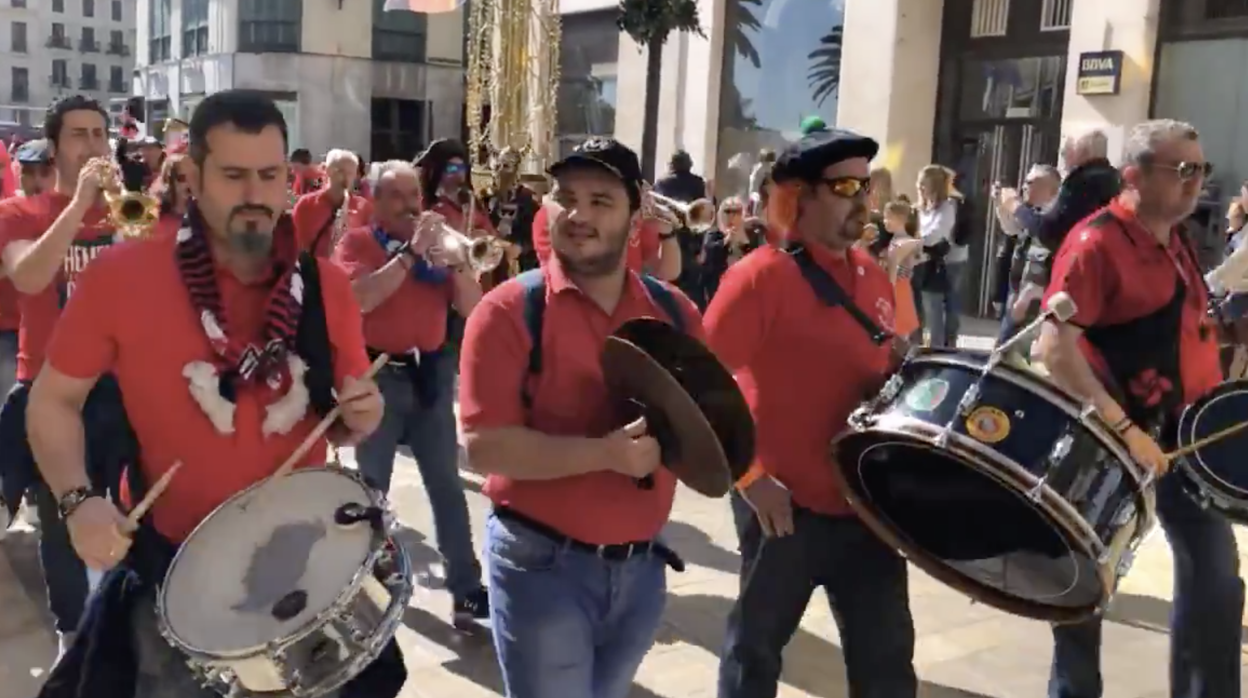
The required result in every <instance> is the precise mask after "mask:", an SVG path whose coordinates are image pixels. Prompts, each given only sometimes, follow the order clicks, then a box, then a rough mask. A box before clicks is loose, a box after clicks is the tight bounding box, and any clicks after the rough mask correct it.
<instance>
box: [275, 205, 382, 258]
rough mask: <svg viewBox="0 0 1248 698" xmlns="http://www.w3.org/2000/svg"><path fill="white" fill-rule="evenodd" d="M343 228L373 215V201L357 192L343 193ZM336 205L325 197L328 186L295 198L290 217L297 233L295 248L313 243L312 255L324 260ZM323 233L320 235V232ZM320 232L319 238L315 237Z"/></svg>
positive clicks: (364, 223) (361, 223)
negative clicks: (345, 216)
mask: <svg viewBox="0 0 1248 698" xmlns="http://www.w3.org/2000/svg"><path fill="white" fill-rule="evenodd" d="M347 196H348V197H350V198H349V199H348V200H347V220H346V227H347V229H348V230H349V229H351V228H360V227H365V226H367V225H368V224H369V222H370V221H371V220H372V217H373V204H372V203H371V202H369V200H368V199H365V198H364V197H362V196H360V195H359V194H352V193H349V192H348V194H347ZM337 214H338V207H337V206H334V203H333V201H331V200H330V197H329V189H328V188H326V189H322V190H320V191H317V192H313V193H311V194H305V195H303V196H301V197H299V200H298V201H296V202H295V208H294V210H293V211H292V212H291V217H292V219H293V221H294V224H295V234H296V235H297V236H299V248H300V249H310V248H311V247H312V244H313V243H316V249H315V250H312V254H314V255H316V256H317V257H320V258H321V259H328V258H329V257H330V256H331V253H332V252H333V250H331V249H329V243H330V239H331V238H332V237H333V225H334V223H333V221H334V216H336V215H337ZM322 230H323V231H324V234H321V231H322ZM317 235H320V240H317Z"/></svg>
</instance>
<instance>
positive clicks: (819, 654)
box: [0, 459, 1248, 698]
mask: <svg viewBox="0 0 1248 698" xmlns="http://www.w3.org/2000/svg"><path fill="white" fill-rule="evenodd" d="M464 481H465V484H466V486H467V487H468V489H469V495H468V496H469V498H470V502H471V508H472V518H473V527H474V531H475V533H476V540H477V541H478V542H479V541H480V540H481V536H482V527H483V524H484V518H485V514H486V503H485V500H484V498H483V497H481V495H480V494H479V493H478V492H477V490H478V489H479V480H478V479H477V478H475V476H470V475H466V476H465V478H464ZM393 494H394V496H393V499H394V501H395V506H396V508H397V510H398V511H399V514H400V517H401V518H402V519H403V522H404V524H405V527H404V529H403V531H402V534H401V538H402V540H403V542H404V544H405V545H406V546H407V548H408V550H409V551H410V552H411V554H412V556H413V559H414V562H415V564H416V565H417V568H418V570H429V569H431V568H432V569H433V570H434V576H435V578H436V572H437V569H438V563H437V560H438V557H437V554H436V553H435V552H434V551H433V549H432V547H431V546H432V537H433V525H432V521H431V518H430V512H429V508H428V506H427V504H426V500H425V494H424V490H423V489H422V488H421V485H420V478H419V475H418V474H417V471H416V467H415V463H414V462H412V461H411V460H409V459H401V460H400V464H399V472H398V473H397V474H396V478H395V486H394V493H393ZM667 533H668V536H669V540H670V541H671V542H672V543H673V546H674V547H675V548H676V549H677V550H679V551H680V553H681V554H682V555H683V556H685V559H686V560H687V561H688V563H689V570H688V571H687V572H685V573H684V574H671V575H669V584H670V595H669V598H668V608H667V613H666V618H665V623H664V626H663V629H662V631H661V632H660V635H659V639H658V642H657V643H656V644H655V647H654V649H653V650H652V651H651V652H650V654H649V655H648V656H647V657H646V660H645V663H644V664H643V665H642V668H641V671H640V673H639V675H638V677H637V681H636V686H635V687H634V690H633V693H632V696H631V698H659V697H662V698H703V697H709V696H712V695H714V687H715V674H716V667H717V659H716V656H717V653H718V648H719V646H720V643H721V641H722V637H723V628H724V619H725V617H726V616H727V614H728V610H729V608H730V607H731V603H732V600H733V597H734V594H735V588H736V575H735V571H736V569H737V566H738V558H737V555H736V553H735V552H734V550H735V547H736V543H735V535H734V533H733V530H732V523H731V515H730V513H729V510H728V504H727V502H726V501H722V500H709V499H705V498H702V497H699V496H697V495H695V494H692V493H690V492H688V491H684V490H682V491H681V493H680V495H679V497H678V499H677V504H676V510H675V513H674V516H673V521H672V523H671V524H670V525H669V527H668V531H667ZM1240 541H1241V548H1242V549H1243V550H1245V551H1248V535H1241V538H1240ZM0 552H3V553H4V554H0V609H3V610H2V611H0V698H30V696H33V695H34V693H35V691H37V688H38V685H39V682H40V680H41V678H40V677H41V676H42V674H43V672H44V671H45V670H46V667H47V664H48V661H49V660H50V658H51V656H52V655H53V653H54V647H55V643H54V641H53V637H52V635H51V634H50V633H49V632H48V630H47V625H46V623H47V621H46V618H45V614H44V613H43V610H42V608H43V607H42V601H41V585H40V580H39V577H38V574H39V573H38V565H37V561H36V557H35V545H34V535H33V534H32V533H30V532H29V530H22V529H18V530H16V531H14V532H11V533H10V535H9V536H8V538H6V539H5V540H4V541H3V542H2V543H0ZM1169 565H1170V561H1169V551H1168V549H1167V547H1166V545H1165V541H1164V538H1163V537H1162V536H1160V535H1157V536H1153V537H1152V539H1150V540H1149V541H1148V543H1147V544H1146V545H1145V547H1144V549H1143V550H1142V551H1141V554H1140V556H1139V558H1138V560H1137V562H1136V564H1135V567H1134V569H1133V570H1132V572H1131V575H1130V577H1129V578H1128V579H1127V580H1126V581H1125V582H1124V584H1123V585H1122V589H1121V591H1120V592H1119V594H1118V596H1117V597H1116V599H1115V602H1114V605H1113V609H1112V611H1111V612H1110V614H1109V617H1110V618H1111V620H1112V622H1111V623H1109V624H1108V626H1107V628H1106V632H1105V636H1106V641H1105V660H1104V669H1105V680H1106V685H1107V689H1106V694H1105V698H1164V697H1165V696H1167V695H1168V693H1167V691H1166V662H1167V643H1168V639H1167V635H1166V631H1165V625H1166V618H1167V613H1168V610H1169V605H1170V604H1169V599H1170V594H1171V582H1170V567H1169ZM1245 568H1246V569H1248V565H1246V567H1245ZM431 586H432V585H431ZM431 586H422V587H420V588H418V589H417V592H416V595H415V597H414V599H413V602H412V605H411V607H410V608H409V610H408V612H407V614H406V616H405V618H404V625H403V627H402V628H400V630H399V636H398V637H399V640H400V642H401V644H402V645H403V647H404V651H405V653H406V657H407V662H408V666H409V670H410V672H411V679H410V681H409V682H408V685H407V687H406V689H405V691H404V698H433V697H435V696H436V697H438V698H448V697H451V696H454V698H487V697H489V696H496V695H499V693H500V682H499V678H498V671H497V669H496V667H495V664H494V657H493V652H492V649H491V646H490V644H489V638H488V634H487V633H485V632H484V631H482V632H480V633H474V634H463V633H460V632H457V631H455V630H453V629H452V628H451V627H450V626H449V625H448V624H447V622H446V619H447V618H448V617H449V612H450V601H449V598H448V597H447V596H446V594H445V593H443V592H441V591H438V590H435V589H433V588H431ZM911 594H912V603H913V608H914V616H915V623H916V626H917V631H918V638H919V640H918V647H917V653H916V655H917V656H916V662H917V665H918V669H919V674H920V677H921V678H922V680H923V689H922V691H921V695H922V696H925V697H926V698H983V697H988V696H991V697H994V698H1024V697H1033V698H1039V697H1041V696H1043V695H1044V685H1045V677H1046V672H1047V669H1048V661H1049V657H1050V653H1051V646H1050V642H1049V633H1048V628H1047V626H1045V625H1043V624H1041V623H1036V622H1033V621H1028V620H1023V619H1019V618H1014V617H1011V616H1007V615H1004V614H1002V613H999V612H997V611H994V610H992V609H989V608H986V607H984V606H982V605H975V604H972V603H970V602H969V601H968V600H967V599H966V598H964V597H962V596H960V595H959V594H957V593H954V592H952V591H950V590H948V589H947V588H945V587H943V586H941V585H940V584H938V583H937V582H935V581H933V580H931V579H930V578H928V577H926V576H925V575H922V574H921V573H917V572H916V573H915V574H914V575H913V578H912V581H911ZM1245 626H1246V632H1245V635H1246V636H1248V621H1246V622H1245ZM1245 649H1246V652H1248V644H1246V645H1245ZM785 659H786V664H785V672H784V685H783V687H782V689H781V692H780V695H781V696H783V697H785V698H799V697H818V698H838V697H841V696H845V695H846V689H845V683H844V671H843V669H842V665H841V661H840V650H839V649H838V644H837V632H836V628H835V624H834V623H833V621H832V618H831V614H830V612H829V610H828V606H827V603H826V602H825V601H824V600H822V599H820V598H816V599H815V600H814V601H813V602H812V603H811V605H810V609H809V611H808V612H807V614H806V618H805V620H804V621H803V623H802V627H801V629H800V631H799V632H798V634H797V636H796V637H795V638H794V640H793V642H792V643H791V644H790V646H789V648H788V651H787V652H786V655H785ZM1244 673H1245V680H1246V682H1248V654H1246V655H1245V672H1244ZM552 698H556V697H552ZM558 698H562V697H558Z"/></svg>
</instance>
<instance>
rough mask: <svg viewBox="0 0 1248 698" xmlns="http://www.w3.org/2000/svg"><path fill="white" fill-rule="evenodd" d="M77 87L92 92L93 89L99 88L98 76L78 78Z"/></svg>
mask: <svg viewBox="0 0 1248 698" xmlns="http://www.w3.org/2000/svg"><path fill="white" fill-rule="evenodd" d="M78 89H80V90H90V91H92V92H94V91H95V90H98V89H100V81H99V79H98V78H79V80H78Z"/></svg>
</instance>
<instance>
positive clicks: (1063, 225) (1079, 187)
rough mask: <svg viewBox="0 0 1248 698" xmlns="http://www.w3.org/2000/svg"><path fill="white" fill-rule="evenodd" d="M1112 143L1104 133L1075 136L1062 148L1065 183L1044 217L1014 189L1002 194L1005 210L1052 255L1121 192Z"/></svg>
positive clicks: (1120, 182)
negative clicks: (1068, 235)
mask: <svg viewBox="0 0 1248 698" xmlns="http://www.w3.org/2000/svg"><path fill="white" fill-rule="evenodd" d="M1108 152H1109V139H1108V138H1106V136H1105V133H1104V132H1103V131H1088V132H1087V133H1084V134H1081V135H1079V136H1072V137H1070V138H1068V139H1067V140H1066V144H1065V145H1064V146H1063V147H1062V162H1063V163H1064V166H1065V167H1066V169H1067V173H1066V179H1065V180H1063V181H1062V186H1061V188H1060V189H1059V190H1058V192H1057V199H1056V201H1054V203H1053V206H1052V207H1051V208H1049V209H1048V210H1047V211H1045V212H1043V213H1041V212H1039V211H1034V210H1032V209H1030V208H1026V207H1023V203H1024V202H1023V199H1022V197H1020V196H1019V195H1018V192H1016V191H1014V190H1012V189H1003V190H1002V207H1003V208H1004V209H1005V212H1006V213H1007V214H1010V215H1013V216H1016V217H1017V218H1018V219H1019V221H1020V222H1021V223H1022V224H1023V227H1024V228H1025V229H1026V230H1027V232H1028V233H1030V234H1031V237H1032V240H1033V241H1037V242H1039V243H1040V244H1041V245H1043V246H1044V248H1045V249H1047V250H1048V251H1049V252H1056V251H1057V248H1058V247H1060V246H1061V244H1062V240H1063V239H1065V237H1066V233H1068V232H1069V231H1070V229H1071V228H1073V227H1074V226H1075V224H1076V223H1078V222H1079V221H1081V220H1083V219H1084V218H1087V217H1088V216H1090V215H1092V212H1093V211H1096V210H1098V209H1100V208H1103V207H1105V206H1108V205H1109V202H1110V201H1112V200H1113V198H1114V197H1115V196H1118V194H1119V193H1120V192H1121V191H1122V177H1121V176H1120V175H1119V173H1118V169H1117V168H1115V167H1114V166H1113V164H1111V163H1110V162H1109V157H1108Z"/></svg>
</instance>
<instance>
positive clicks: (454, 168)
mask: <svg viewBox="0 0 1248 698" xmlns="http://www.w3.org/2000/svg"><path fill="white" fill-rule="evenodd" d="M464 169H465V167H464V166H463V165H461V164H459V163H454V164H450V165H447V166H446V168H445V169H443V170H442V171H443V172H444V173H446V174H463V173H464Z"/></svg>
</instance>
